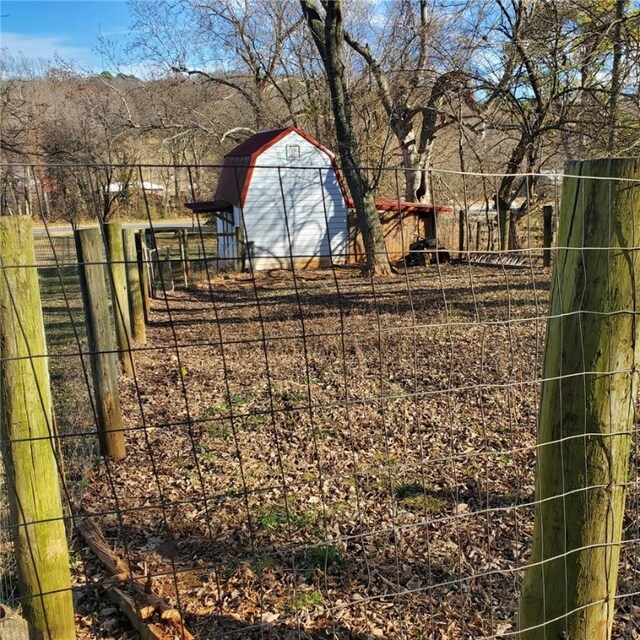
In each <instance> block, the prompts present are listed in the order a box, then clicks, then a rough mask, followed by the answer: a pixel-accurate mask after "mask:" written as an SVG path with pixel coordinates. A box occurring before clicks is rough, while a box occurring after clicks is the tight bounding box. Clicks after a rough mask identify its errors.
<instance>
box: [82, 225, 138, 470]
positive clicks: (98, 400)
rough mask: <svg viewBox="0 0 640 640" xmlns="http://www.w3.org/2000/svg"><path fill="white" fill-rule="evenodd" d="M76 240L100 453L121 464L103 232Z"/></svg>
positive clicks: (120, 428) (121, 441)
mask: <svg viewBox="0 0 640 640" xmlns="http://www.w3.org/2000/svg"><path fill="white" fill-rule="evenodd" d="M75 238H76V249H77V252H78V270H79V273H80V290H81V292H82V301H83V303H84V317H85V324H86V328H87V339H88V342H89V351H90V352H91V373H92V376H93V386H94V393H95V406H96V413H97V418H98V425H97V426H98V434H99V437H100V450H101V452H102V454H103V455H106V456H109V457H110V458H113V459H114V460H121V459H122V458H124V457H125V455H126V453H125V444H124V434H123V424H122V410H121V408H120V394H119V392H118V362H117V358H116V346H115V342H114V339H113V332H112V328H111V318H110V316H109V295H108V293H107V285H106V282H105V276H104V264H103V257H102V251H101V248H102V236H101V234H100V229H98V228H92V229H80V230H76V232H75Z"/></svg>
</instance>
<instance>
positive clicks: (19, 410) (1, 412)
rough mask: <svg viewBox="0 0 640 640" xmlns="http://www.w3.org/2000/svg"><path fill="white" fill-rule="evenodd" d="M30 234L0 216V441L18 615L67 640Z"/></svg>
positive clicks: (14, 219) (27, 223)
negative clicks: (15, 569)
mask: <svg viewBox="0 0 640 640" xmlns="http://www.w3.org/2000/svg"><path fill="white" fill-rule="evenodd" d="M46 354H47V348H46V343H45V334H44V323H43V318H42V304H41V301H40V291H39V289H38V274H37V271H36V267H35V252H34V246H33V229H32V223H31V218H30V217H26V216H2V217H0V362H1V366H0V440H2V442H3V443H4V444H3V451H2V454H3V458H4V464H5V471H6V476H7V482H6V486H7V494H8V501H9V514H10V519H11V533H12V536H13V543H14V548H15V554H16V561H17V565H18V584H19V588H20V595H21V597H22V609H23V613H24V615H25V618H26V619H27V620H28V622H29V623H30V624H31V626H32V627H33V630H34V633H35V634H38V635H37V637H38V638H46V639H47V640H58V639H60V640H72V639H73V638H75V637H76V636H75V621H74V618H73V597H72V592H71V576H70V572H69V556H68V553H67V539H66V533H65V526H64V519H63V509H62V501H61V496H60V484H59V476H58V467H57V464H56V457H55V451H56V446H55V443H54V441H53V434H54V430H53V415H52V410H51V407H52V399H51V388H50V385H49V371H48V364H47V362H48V361H47V357H46Z"/></svg>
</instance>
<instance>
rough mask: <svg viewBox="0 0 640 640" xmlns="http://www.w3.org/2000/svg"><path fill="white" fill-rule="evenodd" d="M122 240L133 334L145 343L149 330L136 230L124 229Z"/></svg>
mask: <svg viewBox="0 0 640 640" xmlns="http://www.w3.org/2000/svg"><path fill="white" fill-rule="evenodd" d="M122 241H123V248H124V259H125V266H126V272H127V291H128V294H129V312H130V319H131V335H132V337H133V339H134V340H135V341H136V342H138V343H140V344H145V343H146V341H147V330H146V326H145V323H144V300H143V298H142V283H141V282H140V270H139V269H138V252H137V250H136V232H135V230H134V229H124V230H123V231H122Z"/></svg>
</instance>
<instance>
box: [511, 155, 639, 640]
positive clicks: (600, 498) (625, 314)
mask: <svg viewBox="0 0 640 640" xmlns="http://www.w3.org/2000/svg"><path fill="white" fill-rule="evenodd" d="M582 176H597V177H598V178H599V179H591V178H589V177H582ZM602 178H605V179H604V180H603V179H602ZM606 178H611V179H610V180H607V179H606ZM617 178H626V179H627V181H624V182H621V181H619V180H617ZM629 179H631V180H635V181H636V182H633V181H629ZM639 210H640V159H637V158H636V159H610V160H591V161H584V162H578V161H572V162H569V163H567V166H566V171H565V178H564V185H563V194H562V209H561V212H560V232H559V242H558V254H557V260H556V261H555V273H554V276H553V285H552V292H551V305H550V311H549V320H548V324H547V338H546V347H545V357H544V373H543V378H544V383H543V386H542V397H541V402H540V415H539V429H538V466H537V477H536V496H535V497H536V500H535V502H536V511H535V525H534V533H533V550H532V555H531V565H530V566H529V568H528V570H527V573H526V575H525V578H524V584H523V589H522V596H521V601H520V622H519V624H520V639H521V640H541V639H542V638H547V639H550V638H589V640H608V639H609V638H610V637H611V628H612V623H613V611H614V608H615V594H616V582H617V577H618V558H619V554H620V544H621V535H622V521H623V515H624V503H625V493H626V486H627V483H628V481H629V476H628V470H629V469H628V466H629V454H630V447H631V441H632V432H633V428H634V427H633V425H634V409H635V405H636V400H637V397H638V372H637V371H636V370H635V368H636V366H637V363H638V361H639V356H640V335H639V331H638V319H637V316H636V314H637V312H638V296H639V295H640V278H639V277H638V276H639V275H640V260H639V258H638V257H637V256H636V254H637V253H638V251H637V248H636V247H637V246H638V244H639V240H640V216H638V211H639Z"/></svg>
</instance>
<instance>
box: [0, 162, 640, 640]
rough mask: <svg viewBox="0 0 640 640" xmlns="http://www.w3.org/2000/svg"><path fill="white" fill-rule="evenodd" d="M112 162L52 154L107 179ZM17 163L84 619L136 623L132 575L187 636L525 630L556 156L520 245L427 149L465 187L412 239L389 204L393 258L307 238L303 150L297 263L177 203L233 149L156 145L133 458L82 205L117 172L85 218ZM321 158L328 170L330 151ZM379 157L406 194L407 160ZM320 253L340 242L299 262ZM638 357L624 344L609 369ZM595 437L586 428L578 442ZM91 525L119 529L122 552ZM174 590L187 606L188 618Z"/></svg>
mask: <svg viewBox="0 0 640 640" xmlns="http://www.w3.org/2000/svg"><path fill="white" fill-rule="evenodd" d="M110 169H111V173H112V174H113V173H114V172H113V169H114V168H113V167H111V168H110ZM169 169H172V170H173V172H174V173H173V175H172V174H171V173H170V172H169ZM98 170H99V168H96V167H68V168H65V167H57V168H56V173H55V175H56V180H57V181H62V182H64V180H66V179H68V184H70V185H71V184H75V185H78V184H80V183H82V184H85V183H86V184H89V183H92V184H93V182H95V183H96V184H98V183H97V181H96V180H95V179H93V182H92V179H91V175H92V172H94V171H98ZM3 171H4V174H3V175H4V176H5V182H6V181H7V180H8V178H7V176H11V180H12V181H13V182H12V186H11V189H10V190H9V189H8V188H7V185H6V184H5V187H4V188H3V193H4V194H5V195H4V197H5V198H7V200H6V202H5V204H10V205H11V206H12V207H13V209H14V211H13V212H14V213H23V214H24V213H31V214H38V215H41V216H42V217H41V218H40V219H41V221H42V224H41V226H37V228H36V232H35V245H36V257H37V262H38V277H39V284H40V292H41V298H42V308H43V314H44V323H45V332H46V341H47V352H46V353H32V354H31V357H32V358H46V359H47V362H48V367H49V372H50V377H51V386H52V391H53V403H54V413H55V416H56V424H57V431H56V436H55V438H54V439H53V440H52V442H53V444H52V446H53V447H54V449H55V453H56V458H57V461H58V466H59V468H60V469H61V470H63V472H64V474H63V478H62V479H63V482H64V490H63V496H64V502H65V524H66V527H67V530H68V532H69V539H68V542H69V554H70V558H71V570H72V589H73V592H74V603H75V611H76V631H77V635H78V637H81V638H104V637H110V638H124V637H135V634H134V632H133V630H132V627H131V623H130V622H129V620H128V619H127V617H126V615H125V614H124V613H123V611H122V610H121V608H119V607H118V606H112V605H111V604H110V600H109V598H110V597H111V599H112V600H113V594H111V596H110V595H109V594H110V592H112V591H113V588H114V586H117V587H118V588H119V589H121V590H122V592H123V593H125V595H126V596H127V597H129V598H130V599H131V602H133V603H134V606H133V610H134V612H135V613H136V615H137V616H138V617H139V618H140V619H142V620H144V622H145V623H146V624H156V625H159V626H160V627H164V628H165V629H167V630H168V631H167V633H170V634H173V635H172V636H170V637H176V638H184V639H188V638H189V637H197V638H202V639H214V638H225V639H226V638H229V639H231V638H265V637H269V638H297V639H303V638H325V637H332V638H340V639H342V638H344V639H347V638H361V639H363V640H364V639H365V638H371V637H387V638H406V639H409V638H452V639H454V638H460V639H462V638H498V637H517V633H518V632H517V624H518V623H517V620H518V601H519V597H520V592H521V584H522V579H523V576H524V573H525V569H526V567H527V563H528V561H529V558H530V552H531V544H532V531H533V522H534V510H535V508H536V506H537V505H536V497H535V494H534V482H535V471H536V454H537V452H538V449H539V447H538V445H537V440H536V435H537V426H538V416H539V411H540V406H539V404H540V396H541V388H542V385H543V383H544V382H545V379H544V377H543V370H542V365H543V357H544V343H545V331H546V327H547V322H548V311H549V292H550V286H551V278H552V270H551V269H549V268H547V267H544V266H543V262H542V256H543V252H542V249H543V246H542V242H543V240H542V225H543V219H542V206H543V205H547V206H553V207H554V211H555V214H556V216H555V218H554V220H555V222H554V226H555V225H556V224H557V213H558V212H559V210H560V205H561V197H560V193H559V184H558V183H557V182H556V181H551V183H547V184H546V186H545V189H546V191H545V192H544V193H542V186H543V185H544V180H547V181H548V176H537V177H536V178H539V180H536V184H537V188H538V192H535V191H534V189H533V188H532V189H530V190H528V192H527V194H526V195H525V196H524V197H521V198H520V199H519V200H518V202H516V203H514V205H513V206H514V210H515V209H516V207H517V208H519V211H520V212H521V214H522V215H521V218H520V219H519V221H518V226H517V238H516V243H517V246H514V245H511V246H510V247H508V248H505V249H504V250H501V248H500V231H499V225H498V223H497V220H496V214H495V210H493V209H492V208H491V194H495V193H496V185H497V180H498V179H499V176H481V175H471V174H453V173H445V172H433V174H432V176H431V180H430V192H431V197H432V200H433V202H434V203H435V204H436V205H442V206H443V207H445V208H447V212H443V213H441V214H440V215H439V216H438V217H437V218H435V219H434V223H433V232H434V234H435V238H434V239H435V244H431V245H426V244H423V245H420V246H421V247H422V248H417V249H416V248H413V249H412V247H413V246H415V243H417V242H419V241H421V240H425V239H426V237H425V236H426V233H427V232H428V228H427V227H426V226H425V220H418V219H413V218H411V216H404V215H397V216H395V217H394V216H393V215H391V216H390V217H389V221H388V224H387V226H385V227H384V228H385V232H386V235H387V241H388V243H392V246H393V251H394V262H395V271H396V273H395V274H394V275H392V276H383V277H372V276H366V275H365V276H363V275H362V272H361V269H360V266H359V265H357V264H353V263H352V262H351V261H350V259H349V258H348V257H347V258H345V256H344V254H340V255H334V246H336V245H334V244H332V242H331V241H329V242H324V243H323V241H322V239H320V240H319V241H318V247H319V248H318V252H321V251H323V252H324V253H323V255H321V256H320V255H318V254H304V255H300V254H297V253H296V252H295V247H296V238H299V237H300V234H304V233H307V231H300V229H299V228H297V227H296V224H297V223H299V218H296V216H299V215H300V213H299V209H296V208H295V204H294V205H293V206H292V201H291V200H290V196H289V194H288V193H287V192H286V187H287V180H286V175H285V179H283V178H282V175H283V174H286V172H287V171H291V169H285V168H281V169H279V170H278V173H279V174H280V180H279V182H278V183H277V184H276V187H277V191H276V193H275V195H272V196H271V198H272V200H273V206H274V209H275V210H277V212H278V215H279V216H280V220H281V227H280V231H281V234H282V236H281V237H279V238H278V242H280V244H279V245H278V246H285V247H286V249H287V250H286V251H285V252H283V253H274V252H271V254H270V257H271V258H275V259H277V260H278V261H280V264H282V265H283V266H291V265H293V266H294V268H293V269H291V268H272V267H271V266H270V267H269V268H267V269H258V268H256V264H258V262H257V255H256V254H253V255H252V253H251V251H249V249H248V248H247V247H249V245H250V243H255V245H256V246H258V247H261V246H264V245H265V243H266V241H267V240H266V239H265V237H254V236H252V235H251V233H250V232H249V229H248V226H246V225H245V226H244V229H243V231H244V234H243V238H242V240H241V242H242V247H241V248H239V249H238V251H240V250H241V249H244V250H246V261H245V264H244V270H241V269H239V267H240V262H239V258H238V256H237V255H236V256H235V258H233V260H230V259H229V257H228V256H224V255H220V247H221V242H222V239H221V237H220V229H221V227H220V226H219V225H218V223H217V221H216V218H215V217H214V218H211V217H210V216H209V217H208V216H207V215H206V214H202V213H195V214H193V215H192V214H191V212H190V211H188V210H187V209H184V211H183V212H181V211H180V210H179V208H178V205H177V204H175V203H178V204H179V202H181V201H182V202H186V201H189V202H202V201H205V200H208V199H210V197H211V195H212V193H213V187H211V189H210V191H209V190H207V189H208V187H205V180H206V176H213V177H215V176H217V175H218V173H219V167H173V168H169V167H163V168H159V167H150V166H147V167H145V166H140V167H137V168H136V172H137V177H136V183H137V184H138V185H139V189H138V190H135V189H134V190H130V191H129V192H128V193H127V194H126V199H127V200H128V202H124V201H122V202H119V203H118V204H117V206H116V207H115V208H114V209H113V211H110V212H109V214H110V215H111V214H112V215H113V216H114V217H115V218H121V219H123V220H124V221H125V223H126V224H130V225H133V226H135V228H136V229H141V230H142V233H143V234H145V233H146V238H147V243H148V246H149V249H150V251H149V253H148V254H146V257H147V260H146V261H145V263H146V265H148V267H149V274H150V276H151V280H152V282H151V285H152V289H153V292H154V293H155V297H153V299H152V300H151V309H150V312H149V314H148V318H147V326H146V332H147V340H146V343H145V344H140V343H136V342H135V341H132V343H131V345H130V347H131V353H132V357H133V360H134V362H135V372H134V375H133V376H132V377H127V376H125V375H124V374H123V373H122V371H121V372H120V373H119V375H118V387H119V393H120V401H121V404H122V409H123V418H124V435H125V440H126V447H127V455H126V458H125V459H124V460H121V461H113V460H110V459H109V458H107V457H103V456H101V455H100V449H99V437H98V422H97V418H96V411H95V406H94V405H95V400H94V393H95V385H94V382H93V380H92V374H91V367H90V364H89V363H90V358H91V357H92V356H93V355H95V354H92V353H91V351H90V348H89V345H88V342H87V336H86V328H85V314H86V313H87V309H85V308H84V306H83V302H82V297H81V293H80V280H79V265H78V260H77V256H76V248H75V242H74V239H73V234H72V232H71V230H70V228H68V227H66V226H65V224H66V222H71V223H73V225H74V226H78V225H79V226H83V225H86V224H90V223H93V224H95V223H96V222H95V220H96V218H97V220H99V221H100V222H99V224H100V226H101V227H102V223H103V222H104V215H103V214H104V206H103V205H104V202H103V201H101V198H103V196H104V193H102V192H100V190H99V189H98V190H96V189H95V188H94V191H93V202H91V201H89V202H88V203H87V202H85V203H84V204H83V206H86V211H85V212H84V213H83V217H82V218H79V217H78V218H76V217H75V212H73V211H72V209H71V205H72V204H73V203H75V202H77V198H75V196H73V194H72V193H71V190H70V189H67V190H66V191H65V192H64V193H61V192H60V190H59V189H58V188H57V187H55V186H52V185H51V182H50V181H47V180H46V179H45V170H44V169H43V168H42V167H34V166H28V167H27V166H24V167H16V166H12V167H4V168H3ZM304 171H305V172H308V173H305V174H304V177H305V180H307V181H308V182H310V183H317V182H318V176H319V178H320V181H321V180H322V173H320V174H318V171H319V169H318V168H312V169H307V168H305V169H304ZM121 173H124V172H121ZM256 173H258V174H259V172H256ZM130 174H131V171H129V172H128V175H130ZM196 174H197V175H198V176H200V178H199V179H198V180H197V181H196V180H194V177H193V176H194V175H196ZM61 175H62V176H63V178H61V177H60V176H61ZM157 175H167V176H169V178H170V179H171V182H172V183H174V184H175V185H176V188H175V191H176V193H175V194H174V195H173V196H172V198H171V199H170V198H169V197H166V196H162V197H161V201H158V198H159V196H158V194H157V193H150V192H148V191H147V189H145V184H152V183H155V181H156V178H155V176H157ZM16 176H18V178H20V180H18V179H17V178H16ZM87 176H89V177H87ZM203 176H204V177H203ZM385 176H386V178H385V180H383V181H382V182H383V183H384V184H386V186H387V189H388V191H387V193H386V195H391V196H392V198H395V199H396V200H397V201H398V203H399V206H400V203H401V200H402V190H401V181H402V172H399V171H397V170H388V171H386V173H385ZM83 181H84V182H83ZM17 182H19V183H20V185H21V189H22V191H20V189H18V188H17V187H16V183H17ZM56 184H57V183H56ZM211 184H212V185H213V184H215V183H214V182H212V183H211ZM178 185H182V186H183V188H184V191H182V192H181V191H180V189H179V187H178ZM79 193H80V192H79ZM83 193H84V192H83ZM320 193H321V192H320ZM162 198H163V199H162ZM325 198H326V196H323V195H322V194H321V195H320V196H318V200H317V201H316V202H315V206H316V207H317V209H316V210H314V211H315V212H316V213H317V212H318V211H319V212H320V214H319V215H320V216H321V218H322V219H323V220H324V225H323V226H322V228H320V229H319V237H320V238H322V237H324V236H327V237H330V236H331V233H333V230H332V227H331V224H330V221H329V219H328V217H327V203H326V199H325ZM534 198H535V201H534ZM65 199H66V202H65ZM45 201H46V205H45ZM170 201H173V202H174V205H175V206H174V208H173V209H171V208H170V207H169V204H168V203H169V202H170ZM293 202H294V203H295V201H293ZM56 207H58V209H56ZM128 207H129V208H128ZM134 209H135V211H136V213H137V215H138V218H134V216H133V214H132V213H131V212H132V211H133V210H134ZM459 210H463V211H464V212H465V214H464V215H463V216H459V215H458V211H459ZM70 211H71V212H72V213H73V215H72V216H70V215H69V214H70ZM241 213H242V215H243V216H244V220H247V219H248V217H249V216H250V215H256V216H260V215H262V213H263V212H260V211H258V212H255V213H254V212H250V211H247V210H246V208H245V210H244V211H241ZM92 215H94V216H96V218H94V219H93V221H91V220H90V219H89V218H90V217H91V216H92ZM309 215H310V214H309ZM179 216H180V218H179ZM317 219H318V217H316V218H315V219H314V220H316V222H317ZM216 230H217V232H216ZM345 234H347V235H346V236H345V237H347V236H348V231H347V229H345ZM460 238H462V239H460ZM356 241H357V239H356V240H354V241H353V243H352V244H349V243H347V244H346V245H345V247H347V250H346V253H347V254H349V255H351V254H352V253H355V251H354V250H353V249H354V247H355V246H356V245H355V243H356ZM635 244H636V243H635V241H634V242H633V244H632V246H633V248H634V249H635ZM388 246H390V245H389V244H388ZM238 247H240V245H238ZM252 250H255V249H252ZM557 250H558V247H554V248H553V250H552V254H553V255H554V256H555V255H556V252H557ZM578 250H579V251H581V252H582V253H583V254H584V251H585V247H579V248H578ZM445 254H446V257H447V260H446V261H445V260H444V259H443V258H444V255H445ZM316 257H321V258H322V259H323V262H322V264H321V266H320V267H318V268H307V269H304V268H300V267H299V263H298V260H300V259H307V260H308V259H311V258H316ZM104 260H105V265H106V258H104ZM24 267H25V268H28V266H27V265H24ZM3 269H4V267H3ZM107 273H108V269H106V271H105V274H107ZM105 277H107V275H105ZM170 283H171V286H170ZM560 288H561V286H560ZM619 312H630V313H633V314H635V313H636V312H637V310H636V309H635V308H633V309H620V310H619ZM118 313H121V310H120V309H119V308H118V305H117V304H113V303H112V304H111V315H112V316H114V315H115V314H118ZM567 315H569V314H567ZM589 373H590V372H589V371H586V370H583V371H578V372H574V373H566V374H561V377H563V378H567V379H568V378H569V377H570V376H572V375H578V376H583V377H585V376H586V375H588V374H589ZM621 373H628V372H624V371H619V370H618V369H616V366H615V363H612V364H611V367H610V369H609V370H608V371H607V372H606V375H607V376H609V377H614V376H615V375H617V374H621ZM629 401H630V402H633V403H636V398H630V399H629ZM576 437H580V438H584V437H585V434H584V433H583V434H581V435H579V436H571V435H568V436H564V435H562V436H561V437H560V442H561V443H563V444H564V443H567V442H569V441H570V440H571V438H576ZM632 437H633V445H632V448H631V465H630V473H629V478H628V481H627V482H626V483H624V485H625V487H626V492H627V498H626V510H625V519H624V524H623V532H622V538H621V541H620V543H619V547H620V561H619V577H618V589H617V595H616V598H615V603H614V608H615V616H614V619H615V623H614V637H615V638H634V637H640V599H639V598H640V592H639V591H638V584H640V553H639V552H640V491H639V486H638V482H639V478H640V469H639V466H638V465H639V460H640V456H639V453H640V444H639V439H638V427H637V424H636V425H634V428H633V433H632ZM7 444H9V443H7V442H4V441H3V442H2V445H3V449H4V448H5V446H6V445H7ZM551 445H553V443H548V445H545V446H551ZM585 464H586V457H585ZM2 478H3V479H4V474H3V475H2ZM0 482H2V481H0ZM594 488H596V487H589V486H586V487H584V489H580V490H584V491H589V490H592V489H594ZM571 491H578V490H573V489H572V490H571ZM0 492H1V493H0V558H1V559H2V562H0V565H1V567H2V568H1V569H0V572H1V573H0V603H4V604H6V605H7V606H9V607H12V608H16V609H20V608H21V606H23V605H24V604H25V601H24V598H23V597H22V596H21V595H20V593H19V591H18V589H17V574H16V564H15V559H14V557H13V551H12V543H11V534H12V527H13V525H12V524H11V523H10V520H9V517H8V515H7V506H6V485H5V484H0ZM563 494H566V495H569V494H570V491H569V490H567V491H566V492H564V491H563ZM538 506H539V505H538ZM90 540H93V542H94V543H95V542H96V540H98V541H99V542H101V543H102V544H103V548H107V549H108V550H109V553H110V554H111V555H112V557H113V559H114V562H116V564H117V568H118V572H117V573H116V575H115V577H114V575H113V572H111V571H110V570H109V566H108V564H106V563H105V561H104V557H102V558H101V557H100V555H99V554H97V553H96V549H95V547H94V546H92V545H91V543H90ZM567 556H568V554H567ZM567 561H570V558H568V557H567ZM145 594H146V595H145ZM150 595H152V596H153V598H157V599H159V600H160V601H162V602H164V605H160V604H159V600H153V599H151V600H150ZM150 602H151V604H152V605H153V606H152V607H151V610H150V609H149V608H148V607H149V603H150ZM591 604H596V603H591ZM165 605H166V606H165ZM163 606H165V608H164V612H165V614H166V612H167V611H169V612H177V614H179V616H180V618H181V619H182V620H183V622H184V626H175V625H173V626H171V616H172V615H173V614H172V613H169V614H166V615H164V616H163ZM154 607H155V608H154ZM145 616H146V618H145ZM174 620H175V618H174ZM168 637H169V636H168ZM585 640H586V639H585Z"/></svg>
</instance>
